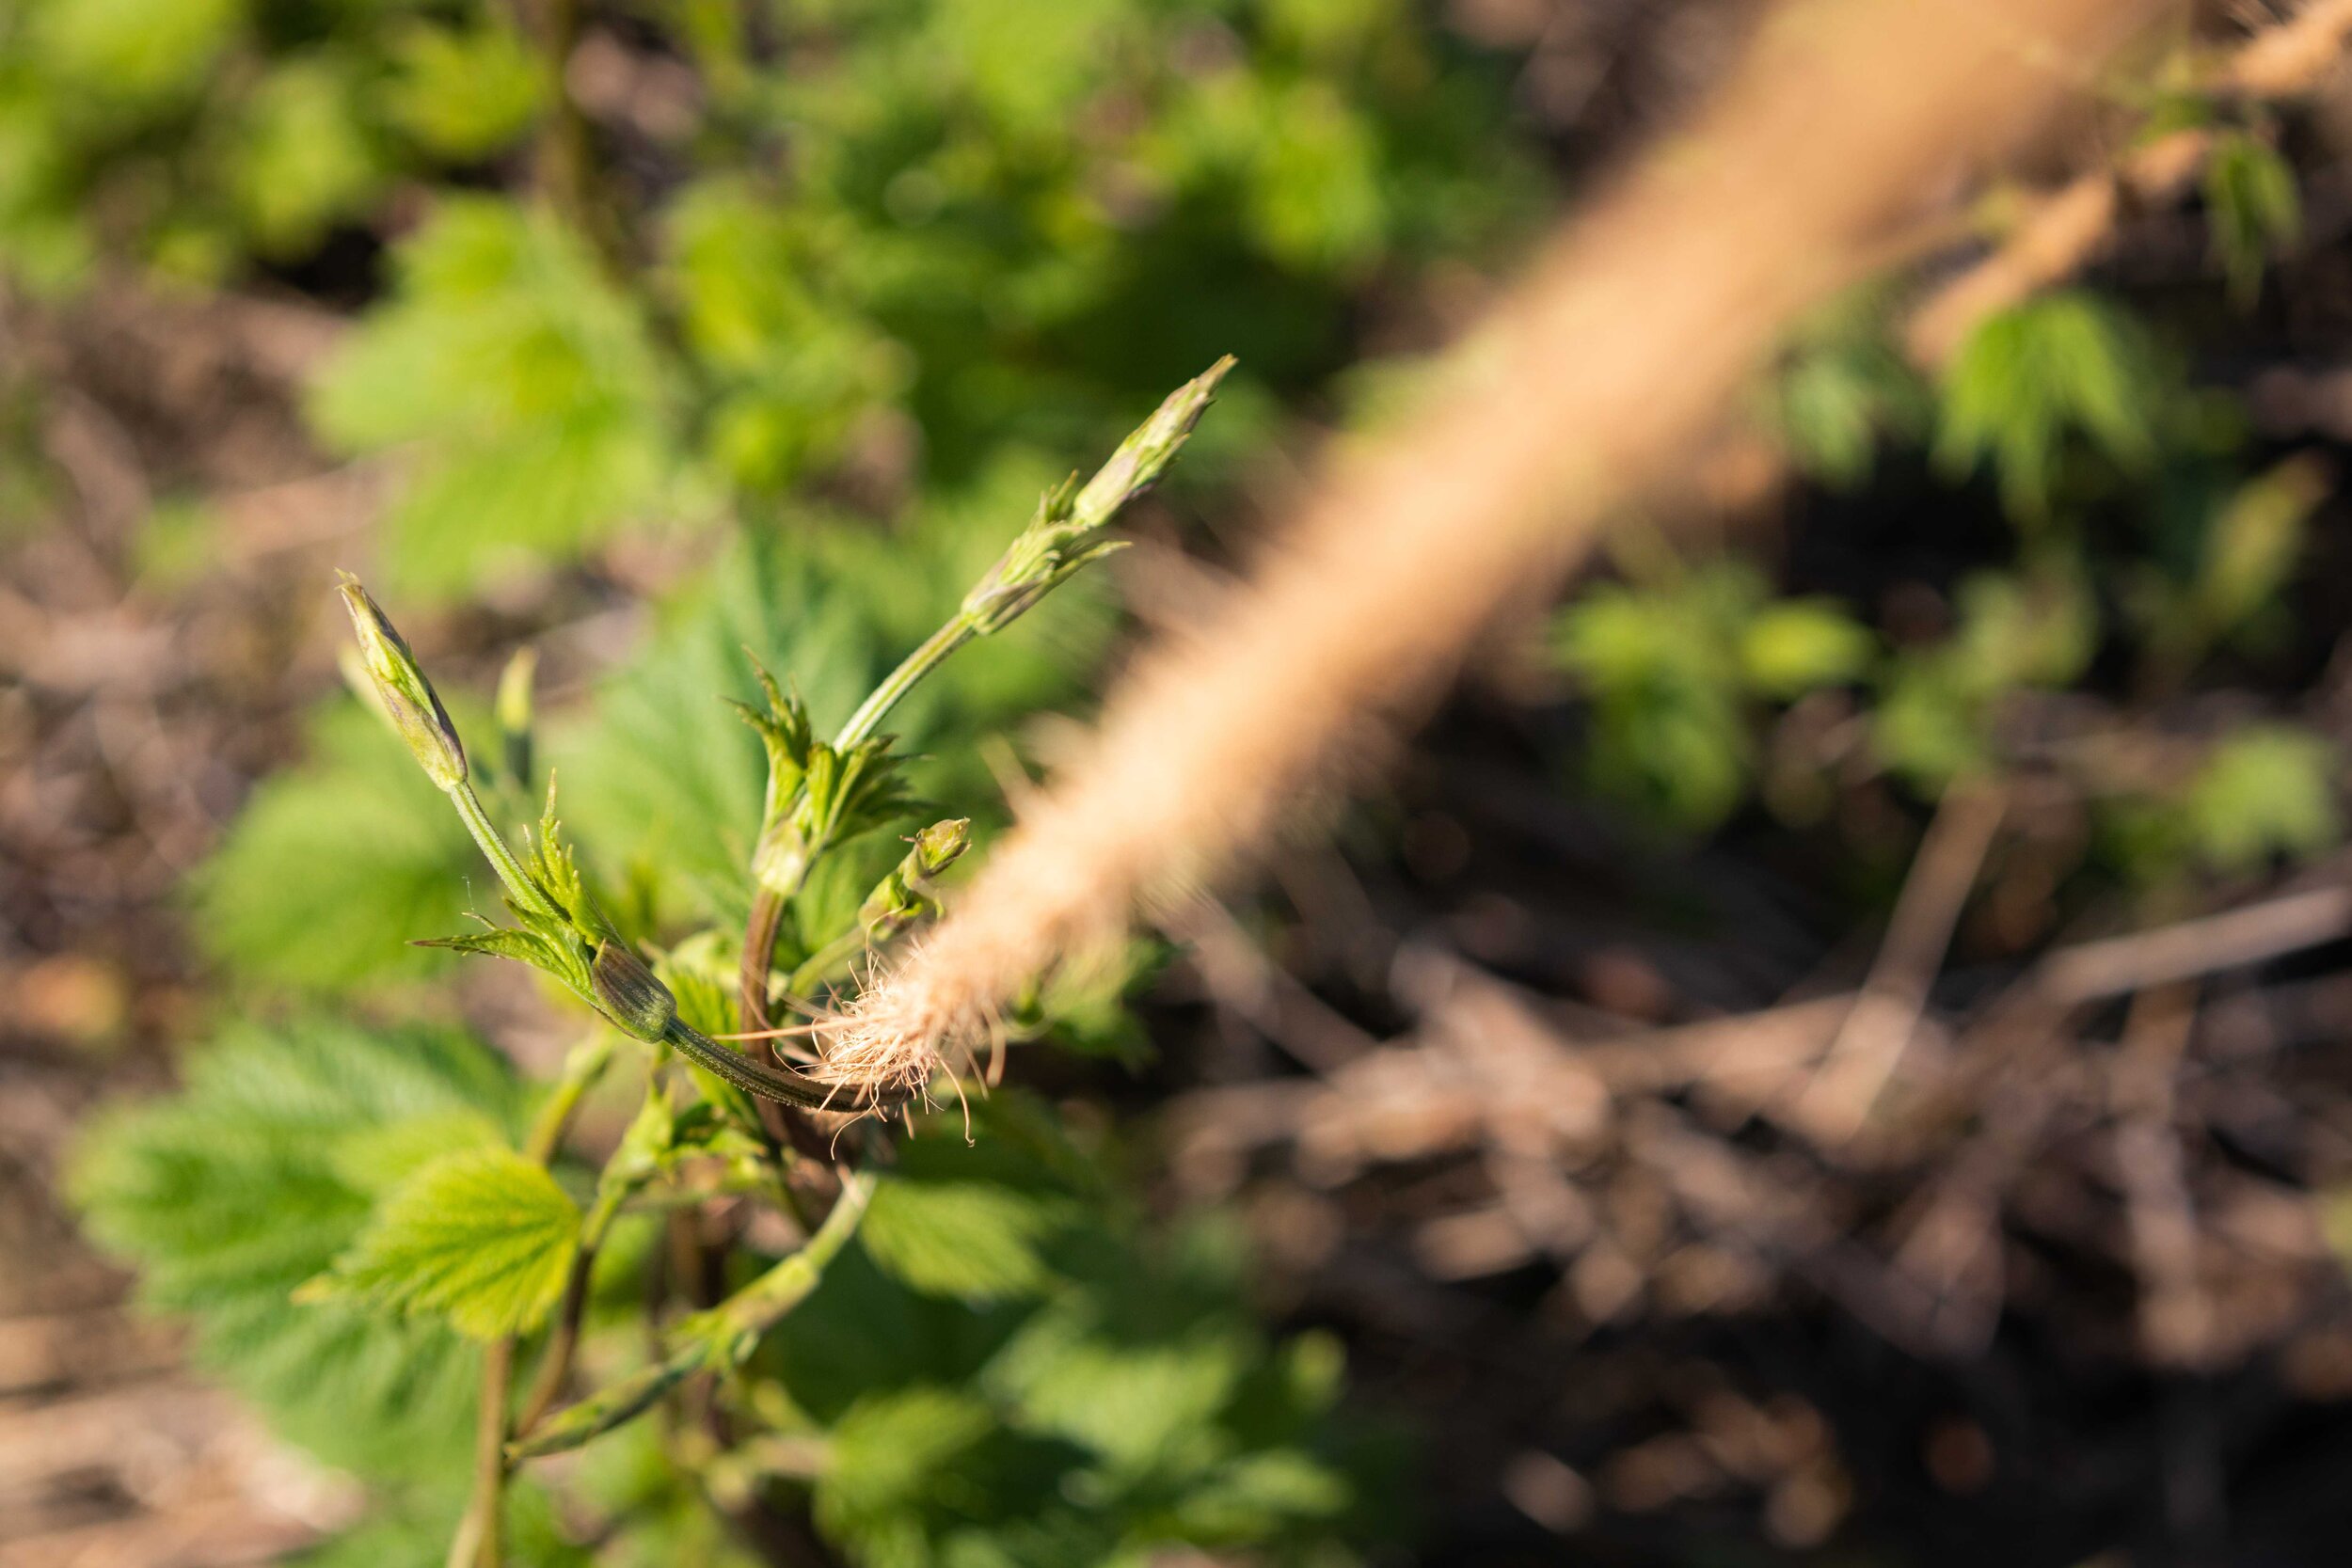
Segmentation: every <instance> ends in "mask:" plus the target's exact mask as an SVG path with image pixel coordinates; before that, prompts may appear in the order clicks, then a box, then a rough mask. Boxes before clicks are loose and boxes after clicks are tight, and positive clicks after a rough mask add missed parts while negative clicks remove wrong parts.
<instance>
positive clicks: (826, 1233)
mask: <svg viewBox="0 0 2352 1568" xmlns="http://www.w3.org/2000/svg"><path fill="white" fill-rule="evenodd" d="M873 1191H874V1179H873V1178H872V1177H871V1176H868V1175H850V1176H847V1177H845V1178H844V1179H843V1180H842V1183H841V1196H840V1198H839V1199H838V1200H837V1201H835V1202H834V1206H833V1212H832V1213H830V1214H828V1215H826V1216H825V1223H824V1224H823V1225H821V1226H818V1227H817V1231H816V1233H815V1234H814V1235H812V1236H810V1237H809V1239H808V1242H807V1244H805V1245H804V1246H803V1247H802V1248H801V1249H800V1251H798V1252H796V1253H794V1254H792V1256H790V1257H789V1258H787V1259H784V1260H782V1261H781V1262H779V1263H777V1264H776V1265H775V1266H774V1267H773V1268H771V1269H770V1270H769V1271H768V1272H767V1273H766V1274H763V1275H760V1276H759V1277H758V1278H757V1279H755V1280H753V1281H752V1282H751V1283H750V1284H748V1285H746V1286H744V1287H743V1288H742V1289H741V1290H739V1291H736V1292H735V1294H733V1295H731V1296H729V1297H728V1298H727V1299H726V1300H724V1301H723V1302H721V1303H720V1304H719V1305H718V1306H716V1307H711V1308H710V1309H709V1310H708V1311H707V1312H701V1313H697V1314H696V1315H695V1316H694V1317H692V1318H691V1319H688V1320H687V1322H686V1323H685V1324H684V1325H683V1329H682V1336H683V1342H682V1343H680V1344H678V1345H677V1346H676V1347H675V1348H674V1349H673V1350H672V1351H671V1352H670V1353H669V1354H667V1355H665V1356H662V1357H661V1358H660V1360H657V1361H655V1362H654V1363H653V1364H652V1365H651V1366H648V1367H645V1368H643V1369H642V1370H638V1371H637V1372H634V1373H632V1374H631V1375H629V1376H628V1377H625V1378H623V1379H621V1380H620V1381H619V1382H618V1383H615V1384H613V1385H612V1386H610V1387H608V1388H605V1389H603V1390H601V1391H600V1392H597V1393H595V1394H591V1395H590V1396H588V1397H587V1398H586V1399H584V1400H581V1401H580V1402H579V1403H577V1404H574V1405H572V1406H570V1407H568V1408H567V1409H565V1410H564V1411H563V1412H562V1413H560V1414H559V1415H557V1416H556V1417H554V1418H552V1419H550V1420H548V1421H546V1422H544V1423H542V1424H541V1425H540V1426H539V1427H538V1429H537V1430H536V1431H534V1432H532V1433H530V1434H528V1435H527V1436H524V1437H522V1438H519V1439H517V1440H516V1441H515V1442H513V1443H509V1444H508V1445H507V1447H506V1457H507V1460H508V1462H509V1463H514V1462H516V1461H520V1460H525V1459H536V1458H538V1457H540V1456H542V1455H545V1454H550V1453H561V1452H564V1450H566V1449H576V1448H579V1447H580V1445H582V1444H583V1443H586V1442H588V1441H590V1440H591V1439H593V1438H596V1437H600V1436H602V1435H603V1434H604V1433H608V1432H611V1431H612V1429H613V1428H614V1427H617V1426H620V1425H621V1424H623V1423H624V1422H626V1421H628V1420H630V1419H631V1418H635V1417H637V1416H640V1415H642V1414H644V1412H645V1411H646V1410H649V1409H651V1408H652V1407H653V1405H654V1404H655V1402H658V1401H659V1400H660V1398H661V1397H662V1396H663V1395H665V1394H667V1393H668V1392H669V1391H670V1390H671V1389H673V1388H675V1387H676V1386H678V1385H679V1384H681V1383H683V1382H685V1381H686V1380H687V1379H688V1378H690V1377H691V1376H693V1375H694V1374H695V1373H696V1372H699V1371H706V1370H721V1369H723V1368H727V1367H732V1366H735V1365H737V1364H738V1363H739V1362H740V1361H742V1360H743V1358H744V1357H745V1356H748V1355H749V1354H751V1353H752V1351H753V1349H754V1348H755V1347H756V1346H757V1344H758V1343H759V1340H760V1338H761V1337H762V1336H763V1335H765V1334H766V1333H767V1332H768V1331H769V1330H770V1329H771V1328H773V1327H775V1325H776V1324H777V1323H781V1322H783V1321H784V1318H785V1316H786V1315H787V1313H789V1312H790V1311H791V1310H792V1309H793V1308H794V1307H798V1306H799V1305H800V1304H801V1303H802V1302H803V1301H805V1300H807V1299H808V1295H809V1292H811V1291H814V1290H816V1289H817V1287H818V1283H819V1282H820V1281H822V1280H823V1278H824V1275H825V1268H826V1266H827V1265H828V1264H830V1263H831V1262H832V1261H833V1259H834V1257H835V1256H836V1255H838V1254H839V1253H840V1251H841V1249H842V1248H843V1247H844V1246H847V1245H848V1244H849V1242H850V1237H851V1236H853V1235H855V1234H856V1233H857V1227H858V1222H859V1221H860V1220H861V1219H863V1218H864V1217H865V1214H866V1200H867V1198H869V1197H871V1196H873Z"/></svg>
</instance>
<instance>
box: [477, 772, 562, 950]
mask: <svg viewBox="0 0 2352 1568" xmlns="http://www.w3.org/2000/svg"><path fill="white" fill-rule="evenodd" d="M449 798H450V801H451V803H452V804H453V805H455V806H456V808H457V816H458V817H459V819H460V820H462V821H463V822H464V823H465V824H466V831H467V832H469V833H471V834H473V841H474V843H475V844H477V845H479V846H481V848H482V852H483V854H484V855H485V856H486V857H488V859H489V862H490V869H492V870H493V871H496V872H497V873H498V874H499V880H500V881H501V882H503V883H505V884H506V895H507V896H508V897H509V898H512V899H513V900H514V901H515V904H516V907H517V908H518V909H521V910H523V911H525V912H526V913H529V914H533V915H537V916H538V917H539V918H541V919H542V920H554V921H565V922H568V921H569V920H570V919H571V916H570V915H569V914H568V913H566V912H565V911H563V910H560V909H558V908H556V906H555V901H554V900H553V899H551V898H549V897H548V895H546V894H544V893H542V892H540V891H539V884H538V883H537V882H535V881H533V880H532V877H531V873H530V872H528V871H526V870H524V869H523V863H522V862H520V861H518V860H516V858H515V851H514V850H512V849H509V848H508V847H506V839H505V837H504V836H503V835H502V834H501V833H500V832H499V831H498V828H497V826H496V825H495V824H493V823H492V822H491V820H490V814H489V813H488V812H486V811H485V810H484V809H483V807H482V797H481V796H479V795H477V794H475V793H474V787H473V783H472V781H471V780H469V779H460V780H458V781H457V784H456V785H455V787H453V789H451V790H450V791H449Z"/></svg>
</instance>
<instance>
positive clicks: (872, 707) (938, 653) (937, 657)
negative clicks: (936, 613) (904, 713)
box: [833, 610, 979, 752]
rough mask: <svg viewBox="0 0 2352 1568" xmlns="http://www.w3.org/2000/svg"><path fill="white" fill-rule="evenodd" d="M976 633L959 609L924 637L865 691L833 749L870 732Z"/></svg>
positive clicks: (846, 747) (842, 748) (847, 745)
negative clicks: (878, 683)
mask: <svg viewBox="0 0 2352 1568" xmlns="http://www.w3.org/2000/svg"><path fill="white" fill-rule="evenodd" d="M978 635H979V628H978V627H977V626H974V625H973V623H972V617H971V616H970V614H969V613H967V612H965V611H963V610H958V611H957V612H956V613H955V615H954V616H953V617H952V618H951V619H950V620H949V621H948V622H947V624H946V626H941V627H940V628H939V629H938V630H937V631H935V632H933V633H931V634H930V636H929V637H927V638H925V639H924V640H923V645H922V646H921V647H919V648H917V649H915V650H914V652H913V653H911V654H909V655H907V657H904V658H902V659H900V660H899V661H898V668H897V669H896V670H893V671H891V672H890V673H889V674H887V675H884V676H883V677H882V684H881V685H880V686H877V687H876V688H874V689H873V690H872V691H870V692H868V693H866V701H864V702H862V703H860V704H858V705H857V711H856V712H855V713H852V714H850V721H849V722H848V723H846V724H843V725H842V726H841V733H840V734H839V735H836V736H834V737H833V745H834V750H835V751H837V752H846V751H848V750H849V749H850V747H852V746H854V745H856V744H857V743H858V742H859V741H861V740H864V739H865V738H866V736H870V735H872V734H873V733H874V731H875V729H876V728H877V727H879V726H880V725H881V723H882V721H883V720H884V719H887V718H888V717H889V716H890V710H891V709H892V708H894V707H897V706H898V703H899V700H900V699H901V698H903V697H904V696H905V695H906V694H907V693H908V692H910V691H912V690H914V689H915V687H916V686H918V685H919V684H921V682H922V680H923V677H924V676H926V675H928V674H930V673H931V672H932V671H933V670H936V669H938V668H939V667H940V666H941V665H942V664H945V663H946V662H947V656H948V655H950V654H952V653H954V652H955V651H956V650H957V649H958V648H961V647H962V646H963V645H964V644H965V643H966V642H969V641H972V639H973V638H975V637H977V636H978Z"/></svg>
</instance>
